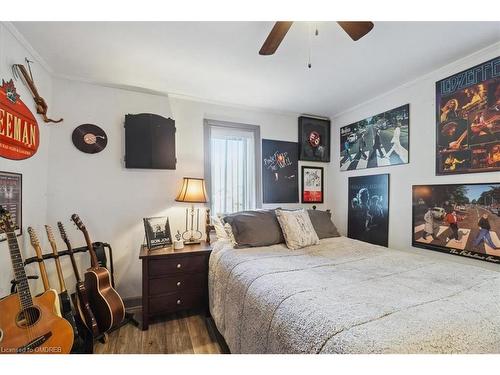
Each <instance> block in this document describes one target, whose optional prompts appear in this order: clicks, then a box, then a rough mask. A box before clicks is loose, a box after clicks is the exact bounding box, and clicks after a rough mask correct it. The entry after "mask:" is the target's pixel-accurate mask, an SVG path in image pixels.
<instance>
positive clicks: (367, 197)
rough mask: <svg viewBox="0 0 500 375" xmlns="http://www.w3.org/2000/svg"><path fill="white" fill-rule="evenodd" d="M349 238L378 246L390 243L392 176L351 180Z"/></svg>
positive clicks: (351, 178)
mask: <svg viewBox="0 0 500 375" xmlns="http://www.w3.org/2000/svg"><path fill="white" fill-rule="evenodd" d="M348 197H349V207H348V211H347V236H348V237H350V238H354V239H356V240H360V241H365V242H369V243H372V244H375V245H381V246H386V247H387V246H388V242H389V175H388V174H378V175H372V176H359V177H349V194H348Z"/></svg>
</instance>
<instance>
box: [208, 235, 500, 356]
mask: <svg viewBox="0 0 500 375" xmlns="http://www.w3.org/2000/svg"><path fill="white" fill-rule="evenodd" d="M209 297H210V301H209V303H210V312H211V314H212V317H213V319H214V322H215V324H216V326H217V329H218V330H219V332H220V333H221V334H222V335H223V337H224V338H225V340H226V343H227V345H228V347H229V349H230V350H231V352H232V353H499V352H500V273H499V272H495V271H493V270H487V269H483V268H481V267H476V266H474V265H467V264H460V263H455V262H452V261H443V260H440V259H437V260H436V258H435V257H430V256H425V255H417V254H413V253H411V252H404V251H398V250H393V249H388V248H384V247H380V246H375V245H371V244H368V243H364V242H361V241H357V240H353V239H349V238H346V237H337V238H328V239H324V240H321V243H320V244H319V245H315V246H311V247H308V248H305V249H301V250H293V251H292V250H289V249H288V248H286V246H285V245H283V244H280V245H274V246H268V247H258V248H249V249H233V248H232V246H231V245H230V244H229V243H227V242H216V243H215V244H214V250H213V252H212V254H211V257H210V265H209Z"/></svg>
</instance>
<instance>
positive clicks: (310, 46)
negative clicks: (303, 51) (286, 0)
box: [307, 24, 319, 69]
mask: <svg viewBox="0 0 500 375" xmlns="http://www.w3.org/2000/svg"><path fill="white" fill-rule="evenodd" d="M314 26H315V27H314V29H315V30H314V36H318V35H319V31H318V25H314ZM308 34H309V54H308V61H307V67H308V68H309V69H311V67H312V63H311V54H312V52H311V51H312V35H313V33H312V30H311V25H310V24H309V33H308Z"/></svg>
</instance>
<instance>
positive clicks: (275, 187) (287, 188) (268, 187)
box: [262, 139, 299, 203]
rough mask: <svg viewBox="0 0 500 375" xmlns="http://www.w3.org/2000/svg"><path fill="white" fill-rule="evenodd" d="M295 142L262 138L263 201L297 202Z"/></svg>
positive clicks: (297, 158)
mask: <svg viewBox="0 0 500 375" xmlns="http://www.w3.org/2000/svg"><path fill="white" fill-rule="evenodd" d="M298 150H299V148H298V144H297V142H285V141H275V140H272V139H263V140H262V197H263V203H299V182H298V179H299V177H298V174H299V167H298V164H299V152H298Z"/></svg>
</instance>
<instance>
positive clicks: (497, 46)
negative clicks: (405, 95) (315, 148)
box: [332, 42, 500, 121]
mask: <svg viewBox="0 0 500 375" xmlns="http://www.w3.org/2000/svg"><path fill="white" fill-rule="evenodd" d="M499 50H500V42H496V43H494V44H491V45H489V46H486V47H484V48H482V49H480V50H478V51H475V52H472V53H470V54H469V55H467V56H464V57H461V58H460V59H458V60H454V61H452V62H450V63H448V64H446V65H444V66H441V67H439V68H437V69H434V70H432V71H430V72H428V73H426V74H424V75H421V76H419V77H417V78H415V79H413V80H411V81H408V82H405V83H403V84H401V85H399V86H397V87H395V88H393V89H391V90H389V91H386V92H384V93H382V94H379V95H377V96H375V97H373V98H371V99H368V100H365V101H364V102H362V103H359V104H356V105H355V106H353V107H350V108H348V109H346V110H343V111H342V112H339V113H336V114H334V115H332V118H333V120H334V121H335V120H337V119H338V118H339V117H341V116H343V115H346V114H348V113H351V112H354V111H355V110H357V109H360V108H362V107H364V106H366V105H369V104H371V103H373V102H376V101H378V100H380V99H383V98H385V97H387V96H389V95H391V94H393V93H394V92H396V91H398V90H400V89H403V88H408V87H411V86H414V85H416V84H418V83H419V82H422V81H425V80H427V79H430V78H432V77H434V76H437V75H440V74H442V75H449V74H448V73H446V71H447V70H448V69H450V68H454V67H455V66H456V65H460V64H464V65H466V64H469V63H470V62H469V60H472V59H476V58H477V59H479V58H481V57H483V55H484V57H483V58H487V59H490V58H492V57H491V56H490V57H488V56H489V55H491V54H493V53H496V55H498V51H499ZM474 65H475V64H474ZM460 70H463V69H461V68H457V72H458V71H460ZM443 78H444V77H443Z"/></svg>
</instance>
